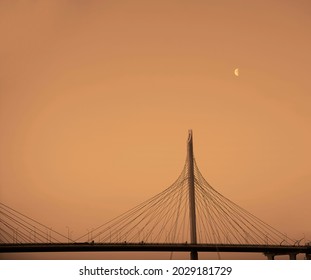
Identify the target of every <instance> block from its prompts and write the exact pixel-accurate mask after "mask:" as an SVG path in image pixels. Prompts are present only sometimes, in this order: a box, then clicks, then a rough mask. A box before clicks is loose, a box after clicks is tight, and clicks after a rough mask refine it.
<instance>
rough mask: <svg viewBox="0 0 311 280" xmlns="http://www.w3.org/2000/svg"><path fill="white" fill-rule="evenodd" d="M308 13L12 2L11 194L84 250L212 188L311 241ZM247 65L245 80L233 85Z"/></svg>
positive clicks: (240, 4)
mask: <svg viewBox="0 0 311 280" xmlns="http://www.w3.org/2000/svg"><path fill="white" fill-rule="evenodd" d="M310 13H311V5H310V2H309V1H303V0H298V1H283V0H282V1H281V0H279V1H277V0H275V1H241V0H236V1H201V0H193V1H173V0H165V1H162V0H160V1H142V0H141V1H112V0H111V1H82V0H77V1H73V0H71V1H69V0H68V1H60V0H59V1H52V0H50V1H34V0H33V1H30V0H29V1H8V0H5V1H1V2H0V36H1V37H0V40H1V44H0V61H1V63H0V155H1V156H0V198H1V201H2V202H3V203H5V204H7V205H10V206H11V207H13V208H15V209H17V210H19V211H21V212H23V213H25V214H27V215H29V216H31V217H33V218H35V219H37V220H38V221H41V222H42V223H44V224H46V225H49V226H52V227H53V228H55V230H58V231H61V232H64V233H65V232H66V231H67V228H66V227H67V226H68V227H69V228H70V229H72V231H73V238H75V237H76V238H77V237H79V236H80V235H82V234H85V233H86V232H87V230H90V229H92V228H95V227H96V226H98V225H100V224H102V223H103V222H105V221H106V220H108V219H110V218H112V217H114V216H115V215H117V214H120V213H122V212H124V211H125V210H127V209H128V208H131V207H133V206H135V205H137V204H138V203H140V202H141V201H143V200H145V199H147V198H149V197H151V196H153V195H154V194H157V193H159V192H160V191H162V190H164V189H165V188H166V187H168V186H169V185H170V184H171V183H172V182H173V181H175V179H176V178H177V176H178V175H179V173H180V172H181V170H182V167H183V164H184V161H185V158H186V140H187V131H188V129H189V128H192V129H193V131H194V153H195V157H196V160H197V163H198V165H199V168H200V170H201V172H202V174H203V175H204V177H205V178H206V180H207V181H208V182H209V183H210V184H211V185H212V186H213V187H214V188H216V189H217V190H218V191H219V192H221V193H222V194H223V195H225V196H226V197H228V198H229V199H231V200H233V201H234V202H235V203H237V204H238V205H240V206H242V207H243V208H245V209H247V210H249V211H250V212H251V213H253V214H255V215H256V216H258V217H259V218H261V219H263V220H264V221H266V222H267V223H268V224H271V225H272V226H274V227H276V228H278V229H279V230H280V231H282V232H285V233H287V234H288V235H291V236H293V237H294V238H296V239H300V238H302V237H303V235H305V236H306V239H309V240H310V239H311V223H310V217H309V216H310V215H309V213H311V204H310V203H309V200H310V195H311V188H310V182H311V170H310V166H311V147H310V143H311V130H310V124H311V110H310V108H311V83H310V65H311V52H310V50H311V36H310V30H311V17H310ZM237 67H238V68H239V69H240V76H239V77H236V76H235V75H234V73H233V71H234V69H235V68H237Z"/></svg>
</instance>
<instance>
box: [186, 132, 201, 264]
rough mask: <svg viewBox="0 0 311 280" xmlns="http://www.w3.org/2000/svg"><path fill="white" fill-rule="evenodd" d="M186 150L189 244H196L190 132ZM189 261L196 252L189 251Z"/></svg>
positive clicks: (196, 255)
mask: <svg viewBox="0 0 311 280" xmlns="http://www.w3.org/2000/svg"><path fill="white" fill-rule="evenodd" d="M187 149H188V155H187V164H188V186H189V218H190V242H191V244H197V228H196V213H195V187H194V161H193V137H192V130H189V136H188V143H187ZM190 259H191V260H197V259H198V252H197V251H191V253H190Z"/></svg>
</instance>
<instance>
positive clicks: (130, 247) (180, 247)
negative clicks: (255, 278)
mask: <svg viewBox="0 0 311 280" xmlns="http://www.w3.org/2000/svg"><path fill="white" fill-rule="evenodd" d="M112 251H114V252H126V251H127V252H128V251H131V252H135V251H136V252H139V251H141V252H147V251H152V252H165V251H167V252H171V251H176V252H190V251H198V252H253V253H256V252H259V253H264V254H269V253H273V254H276V255H283V254H299V253H306V254H311V246H294V245H240V244H236V245H228V244H186V243H182V244H181V243H179V244H168V243H158V244H151V243H88V242H86V243H37V244H25V243H24V244H0V253H23V252H112Z"/></svg>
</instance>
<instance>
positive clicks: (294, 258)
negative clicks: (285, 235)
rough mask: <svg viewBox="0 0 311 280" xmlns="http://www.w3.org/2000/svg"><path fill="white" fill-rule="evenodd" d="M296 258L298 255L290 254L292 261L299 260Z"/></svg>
mask: <svg viewBox="0 0 311 280" xmlns="http://www.w3.org/2000/svg"><path fill="white" fill-rule="evenodd" d="M296 256H297V254H296V253H292V254H289V259H290V260H296V259H297V258H296Z"/></svg>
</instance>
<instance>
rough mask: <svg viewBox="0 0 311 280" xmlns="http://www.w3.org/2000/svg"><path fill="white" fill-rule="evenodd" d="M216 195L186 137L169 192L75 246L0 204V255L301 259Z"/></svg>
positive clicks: (307, 250)
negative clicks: (116, 254)
mask: <svg viewBox="0 0 311 280" xmlns="http://www.w3.org/2000/svg"><path fill="white" fill-rule="evenodd" d="M301 241H302V240H294V239H291V238H289V237H288V236H287V235H286V234H284V233H281V232H280V231H278V230H277V229H275V228H273V227H272V226H270V225H268V224H267V223H265V222H264V221H262V220H260V219H259V218H257V217H256V216H254V215H252V214H251V213H249V212H248V211H247V210H245V209H243V208H242V207H240V206H238V205H237V204H235V203H234V202H232V201H231V200H229V199H227V198H226V197H224V196H223V195H221V194H220V193H219V192H217V191H216V190H215V189H214V188H213V187H212V186H211V185H210V184H209V183H208V182H207V181H206V180H205V179H204V177H203V176H202V174H201V172H200V170H199V168H198V166H197V164H196V161H195V159H194V156H193V136H192V131H189V137H188V141H187V158H186V162H185V165H184V168H183V170H182V172H181V174H180V175H179V177H178V178H177V180H176V181H175V182H174V183H173V184H172V185H171V186H169V187H168V188H167V189H165V190H164V191H162V192H161V193H159V194H157V195H156V196H154V197H152V198H150V199H148V200H147V201H145V202H143V203H141V204H139V205H138V206H136V207H134V208H132V209H130V210H128V211H127V212H125V213H123V214H121V215H120V216H118V217H116V218H114V219H112V220H110V221H108V222H106V223H104V224H102V225H100V226H98V227H97V228H95V229H94V230H92V231H91V232H88V233H87V234H85V235H83V236H81V237H80V238H78V239H76V240H71V239H70V238H69V235H68V236H66V235H64V234H61V233H58V232H56V231H54V230H52V228H50V227H47V226H45V225H43V224H42V223H39V222H37V221H35V220H34V219H32V218H30V217H28V216H26V215H24V214H22V213H20V212H18V211H16V210H14V209H12V208H11V207H9V206H7V205H5V204H3V203H0V252H2V253H4V252H81V251H84V252H85V251H179V252H190V258H191V259H198V252H261V253H264V254H265V255H266V256H267V258H268V259H274V257H275V256H276V255H289V258H290V259H296V255H297V254H300V253H303V254H305V256H306V258H307V259H310V255H311V246H310V244H305V245H300V242H301Z"/></svg>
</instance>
